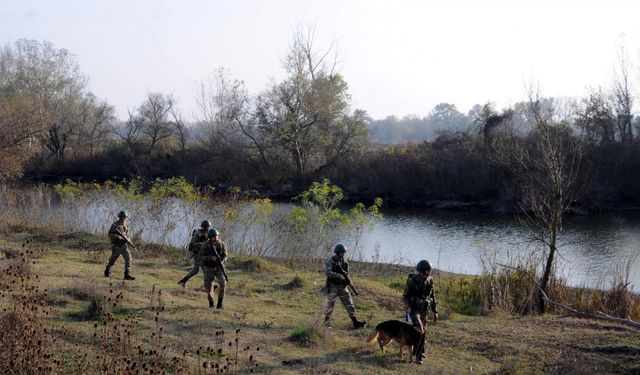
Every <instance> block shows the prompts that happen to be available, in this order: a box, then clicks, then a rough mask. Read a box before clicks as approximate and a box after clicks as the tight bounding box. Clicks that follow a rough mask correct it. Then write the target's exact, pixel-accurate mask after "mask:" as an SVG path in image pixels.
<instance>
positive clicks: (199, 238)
mask: <svg viewBox="0 0 640 375" xmlns="http://www.w3.org/2000/svg"><path fill="white" fill-rule="evenodd" d="M206 241H207V230H205V229H204V228H200V229H194V230H193V232H192V233H191V241H190V242H189V252H190V253H191V257H192V258H193V268H192V269H191V271H189V273H188V274H187V276H185V277H183V278H182V280H180V281H178V283H179V284H182V285H183V286H184V284H185V283H186V282H187V281H189V279H190V278H192V277H194V276H195V275H197V274H198V272H200V259H199V257H198V250H199V249H200V246H201V245H202V244H203V243H204V242H206Z"/></svg>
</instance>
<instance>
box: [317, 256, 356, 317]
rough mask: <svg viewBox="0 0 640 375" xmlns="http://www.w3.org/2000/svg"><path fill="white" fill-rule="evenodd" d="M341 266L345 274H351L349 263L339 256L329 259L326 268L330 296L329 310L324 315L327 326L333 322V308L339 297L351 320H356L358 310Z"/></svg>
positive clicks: (328, 299)
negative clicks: (341, 271)
mask: <svg viewBox="0 0 640 375" xmlns="http://www.w3.org/2000/svg"><path fill="white" fill-rule="evenodd" d="M340 266H342V269H343V270H344V272H349V263H347V262H346V261H345V260H343V259H340V257H339V256H338V255H334V256H332V257H331V258H329V259H327V262H326V264H325V266H324V273H325V274H326V275H327V282H326V286H327V293H328V294H329V295H328V297H327V310H326V311H325V313H324V322H325V325H329V323H330V322H331V314H333V308H334V306H335V304H336V299H337V298H338V297H340V302H342V305H343V306H344V308H345V309H346V310H347V313H348V314H349V317H350V318H351V320H354V319H356V308H355V307H354V306H353V299H352V298H351V293H349V290H348V289H347V282H346V281H345V280H344V277H342V274H341V273H340V271H339V269H340Z"/></svg>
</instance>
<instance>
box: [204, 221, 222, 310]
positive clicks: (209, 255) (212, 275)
mask: <svg viewBox="0 0 640 375" xmlns="http://www.w3.org/2000/svg"><path fill="white" fill-rule="evenodd" d="M207 237H208V241H206V242H204V243H203V244H202V245H200V250H199V252H198V257H199V260H200V265H201V266H202V270H203V272H204V287H205V289H206V290H207V299H208V300H209V307H213V290H214V288H213V282H214V280H215V281H216V282H217V283H218V303H217V304H216V308H217V309H224V306H223V305H222V301H223V300H224V289H225V286H226V285H227V283H226V281H227V280H226V273H225V271H224V262H225V261H226V260H227V249H226V248H225V245H224V242H222V241H221V240H220V232H218V230H217V229H213V228H212V229H209V232H208V233H207Z"/></svg>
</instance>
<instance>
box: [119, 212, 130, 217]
mask: <svg viewBox="0 0 640 375" xmlns="http://www.w3.org/2000/svg"><path fill="white" fill-rule="evenodd" d="M118 217H129V214H127V211H120V212H118Z"/></svg>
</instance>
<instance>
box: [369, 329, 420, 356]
mask: <svg viewBox="0 0 640 375" xmlns="http://www.w3.org/2000/svg"><path fill="white" fill-rule="evenodd" d="M422 336H423V335H422V333H420V331H418V330H417V329H415V328H413V326H412V325H411V324H409V323H405V322H401V321H399V320H387V321H386V322H382V323H380V324H378V325H377V326H376V330H375V331H374V332H373V333H372V334H371V335H370V336H369V338H368V339H367V344H371V343H373V341H374V340H376V339H377V340H378V345H380V349H381V350H382V353H384V347H385V346H386V345H387V344H388V343H390V342H391V341H396V342H397V343H398V344H400V359H402V349H403V348H404V347H405V346H408V347H409V353H411V350H413V347H414V346H416V345H418V344H420V340H421V339H422ZM409 359H411V354H409Z"/></svg>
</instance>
